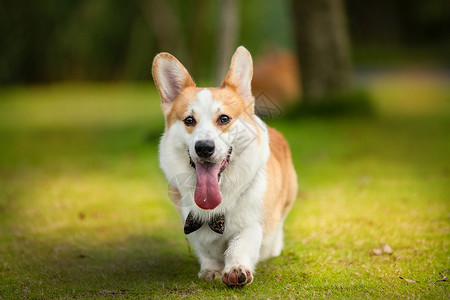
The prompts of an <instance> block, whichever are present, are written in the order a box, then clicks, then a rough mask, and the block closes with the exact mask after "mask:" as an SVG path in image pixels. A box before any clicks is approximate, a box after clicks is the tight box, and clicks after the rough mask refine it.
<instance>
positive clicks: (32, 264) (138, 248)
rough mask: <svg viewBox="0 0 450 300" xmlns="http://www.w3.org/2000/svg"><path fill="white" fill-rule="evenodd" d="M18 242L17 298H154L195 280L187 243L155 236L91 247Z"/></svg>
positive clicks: (194, 264) (135, 237) (57, 243)
mask: <svg viewBox="0 0 450 300" xmlns="http://www.w3.org/2000/svg"><path fill="white" fill-rule="evenodd" d="M20 243H21V244H22V245H23V246H24V248H26V249H27V250H23V251H21V252H22V253H21V255H20V256H21V263H20V266H15V267H14V268H13V269H16V268H17V267H18V268H17V271H18V272H17V273H21V274H17V275H19V276H18V278H17V279H18V281H19V282H20V283H21V285H22V286H23V287H24V290H23V291H22V293H19V294H17V295H16V296H31V297H38V296H39V295H42V296H43V295H45V296H46V297H48V296H59V297H60V296H62V295H65V296H69V297H71V296H73V297H80V296H94V297H96V296H105V295H117V294H121V295H125V294H136V293H138V294H139V293H148V294H150V295H151V294H155V293H158V292H166V291H165V290H166V289H167V288H169V289H170V288H171V287H173V286H177V285H181V286H183V285H189V284H190V283H192V281H193V280H196V279H197V277H196V274H197V271H198V270H197V268H198V264H197V263H196V259H195V257H194V256H193V255H192V254H189V253H188V251H187V244H180V242H179V240H178V241H174V242H171V241H170V240H169V239H166V238H161V237H154V236H152V235H151V234H150V235H142V236H138V235H134V236H130V237H128V238H127V239H125V240H121V241H118V242H106V243H104V244H97V245H89V246H86V245H83V244H82V243H77V244H75V243H71V242H67V241H66V240H64V239H59V240H57V241H48V240H47V241H41V242H36V241H26V240H22V241H21V242H20ZM11 271H13V270H11ZM23 273H25V274H23Z"/></svg>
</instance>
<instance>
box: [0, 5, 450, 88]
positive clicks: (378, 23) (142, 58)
mask: <svg viewBox="0 0 450 300" xmlns="http://www.w3.org/2000/svg"><path fill="white" fill-rule="evenodd" d="M309 2H311V3H309ZM0 5H1V6H0V28H1V29H0V30H1V31H0V45H1V48H0V83H1V84H3V85H6V84H20V83H25V84H33V83H48V82H56V81H69V80H70V81H84V80H95V81H111V80H114V81H118V80H120V81H124V80H126V81H142V80H145V81H148V80H149V79H150V68H151V63H152V59H153V57H154V56H155V54H156V53H158V52H161V51H168V52H170V53H172V54H174V55H175V56H176V57H178V58H179V59H180V60H181V61H182V62H183V63H184V64H185V65H186V67H187V68H188V70H190V72H191V73H192V75H193V76H194V77H195V78H196V79H197V81H207V82H209V81H211V80H212V79H214V80H216V79H217V76H218V75H217V73H218V72H221V71H222V72H223V70H222V69H221V68H223V66H222V64H223V62H222V61H226V64H228V62H229V59H230V57H231V54H232V52H233V51H234V49H235V48H236V47H237V46H238V45H244V46H245V47H247V48H248V49H249V50H250V52H251V53H252V54H253V55H254V57H255V58H256V59H257V58H258V57H267V56H268V54H269V53H271V52H274V51H286V52H288V53H289V52H292V53H294V52H296V50H298V52H299V53H301V54H302V55H306V56H305V57H308V55H309V56H311V55H315V54H311V53H308V47H310V48H311V47H316V48H314V49H315V50H316V51H317V49H319V48H320V47H321V46H320V45H319V46H314V43H315V41H311V40H314V39H322V41H321V42H320V41H319V42H317V43H322V48H324V47H325V48H329V49H326V50H322V52H324V51H329V52H330V53H333V52H339V56H340V57H339V59H340V60H341V62H340V64H339V65H345V67H347V68H348V67H351V70H357V71H358V70H368V69H369V70H370V69H379V68H387V67H390V68H393V67H404V66H414V67H434V68H438V69H446V68H448V66H449V55H448V53H450V41H449V34H448V32H449V30H448V29H449V25H450V24H449V23H450V20H449V15H450V8H449V5H448V2H447V1H445V0H432V1H420V0H411V1H406V0H394V1H389V0H381V1H372V0H370V1H364V3H362V2H361V1H357V0H347V1H325V0H321V1H314V2H312V1H288V0H281V1H269V0H260V1H257V0H249V1H240V0H226V1H205V0H195V1H181V0H169V1H155V0H149V1H144V0H139V1H138V0H136V1H120V0H119V1H105V0H81V1H72V0H69V1H52V0H44V1H39V2H36V1H26V0H22V1H3V2H2V3H1V4H0ZM321 33H322V36H321V35H320V34H321ZM328 35H332V36H333V38H332V39H336V41H327V39H331V38H328V37H327V36H328ZM311 44H313V46H311ZM341 48H342V50H339V49H341ZM337 49H338V50H337ZM341 52H342V53H341ZM317 55H320V54H317ZM322 59H323V60H324V61H325V60H327V58H322ZM348 60H349V61H350V62H351V65H349V62H348ZM304 63H305V66H306V65H308V64H310V62H307V61H306V62H304ZM341 68H342V67H341ZM212 83H214V81H213V82H212Z"/></svg>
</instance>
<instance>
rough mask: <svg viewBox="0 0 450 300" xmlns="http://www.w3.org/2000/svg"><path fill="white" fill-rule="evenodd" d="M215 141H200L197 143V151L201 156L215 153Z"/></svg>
mask: <svg viewBox="0 0 450 300" xmlns="http://www.w3.org/2000/svg"><path fill="white" fill-rule="evenodd" d="M214 148H215V146H214V142H213V141H198V142H196V143H195V152H196V153H197V155H198V156H200V157H201V158H208V157H210V156H211V155H212V154H213V153H214Z"/></svg>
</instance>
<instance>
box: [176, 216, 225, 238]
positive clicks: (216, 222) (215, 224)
mask: <svg viewBox="0 0 450 300" xmlns="http://www.w3.org/2000/svg"><path fill="white" fill-rule="evenodd" d="M203 224H204V222H202V221H201V220H199V219H197V218H195V217H194V215H193V214H192V212H189V214H188V216H187V218H186V223H185V224H184V234H189V233H192V232H194V231H196V230H198V229H200V227H202V226H203ZM208 226H209V228H211V230H212V231H214V232H217V233H219V234H223V231H224V230H225V216H224V215H215V216H214V217H212V218H211V220H210V221H209V222H208Z"/></svg>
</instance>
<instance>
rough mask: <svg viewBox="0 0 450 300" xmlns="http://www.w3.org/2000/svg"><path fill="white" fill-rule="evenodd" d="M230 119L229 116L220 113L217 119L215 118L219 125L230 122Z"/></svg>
mask: <svg viewBox="0 0 450 300" xmlns="http://www.w3.org/2000/svg"><path fill="white" fill-rule="evenodd" d="M230 121H231V118H230V117H229V116H227V115H221V116H220V117H219V119H218V120H217V123H219V125H225V124H228V123H230Z"/></svg>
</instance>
